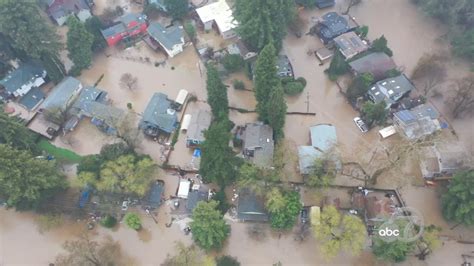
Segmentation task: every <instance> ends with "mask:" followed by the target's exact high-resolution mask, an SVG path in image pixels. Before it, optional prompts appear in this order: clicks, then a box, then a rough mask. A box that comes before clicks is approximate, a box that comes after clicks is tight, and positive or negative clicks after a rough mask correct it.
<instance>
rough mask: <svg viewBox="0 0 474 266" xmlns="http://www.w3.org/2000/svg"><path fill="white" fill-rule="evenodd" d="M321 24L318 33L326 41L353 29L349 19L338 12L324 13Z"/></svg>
mask: <svg viewBox="0 0 474 266" xmlns="http://www.w3.org/2000/svg"><path fill="white" fill-rule="evenodd" d="M319 24H320V26H321V28H320V30H319V32H318V35H319V37H321V38H322V39H323V41H324V42H325V43H326V42H328V41H330V40H332V39H334V38H335V37H337V36H339V35H341V34H343V33H345V32H348V31H350V30H351V29H352V27H351V25H349V23H348V21H347V19H346V18H345V17H343V16H341V15H339V14H338V13H336V12H329V13H326V14H324V15H323V17H322V19H321V21H320V22H319Z"/></svg>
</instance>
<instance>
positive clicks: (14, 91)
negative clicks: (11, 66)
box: [0, 61, 47, 99]
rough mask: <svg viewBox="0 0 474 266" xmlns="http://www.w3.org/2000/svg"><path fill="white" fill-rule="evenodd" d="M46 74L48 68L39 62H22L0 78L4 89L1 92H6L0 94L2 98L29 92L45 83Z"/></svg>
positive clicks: (0, 84) (19, 95)
mask: <svg viewBox="0 0 474 266" xmlns="http://www.w3.org/2000/svg"><path fill="white" fill-rule="evenodd" d="M46 75H47V72H46V70H45V69H44V67H43V66H41V65H40V64H39V63H38V62H35V61H28V62H25V63H23V64H21V65H20V66H19V67H18V68H17V69H15V70H13V71H11V72H10V73H8V74H7V75H6V76H5V77H4V78H3V79H2V80H0V88H2V89H3V90H4V92H2V93H1V94H5V95H4V96H2V95H1V94H0V99H2V98H8V97H15V98H16V97H21V96H23V95H25V94H27V93H28V92H29V91H30V90H31V89H32V88H34V87H40V86H41V85H43V84H44V83H45V82H46V80H45V79H46Z"/></svg>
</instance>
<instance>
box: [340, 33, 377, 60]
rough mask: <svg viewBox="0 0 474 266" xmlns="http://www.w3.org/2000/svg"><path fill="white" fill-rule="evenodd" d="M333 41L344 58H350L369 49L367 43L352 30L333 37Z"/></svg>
mask: <svg viewBox="0 0 474 266" xmlns="http://www.w3.org/2000/svg"><path fill="white" fill-rule="evenodd" d="M334 42H335V44H336V46H337V47H338V48H339V51H341V53H342V55H344V57H345V58H346V59H349V58H352V57H354V56H355V55H357V54H359V53H362V52H364V51H366V50H367V49H369V46H368V45H367V43H365V42H364V41H362V39H361V38H359V36H357V34H355V33H354V32H353V31H350V32H347V33H344V34H342V35H340V36H338V37H336V38H334Z"/></svg>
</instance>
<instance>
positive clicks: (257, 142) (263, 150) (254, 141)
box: [243, 123, 274, 167]
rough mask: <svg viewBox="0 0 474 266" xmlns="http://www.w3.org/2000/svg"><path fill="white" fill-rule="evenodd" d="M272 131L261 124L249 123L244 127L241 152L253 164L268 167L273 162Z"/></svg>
mask: <svg viewBox="0 0 474 266" xmlns="http://www.w3.org/2000/svg"><path fill="white" fill-rule="evenodd" d="M273 149H274V143H273V129H272V128H271V127H270V126H268V125H265V124H263V123H249V124H247V125H246V126H245V131H244V136H243V150H244V151H243V152H244V155H245V156H246V157H248V158H250V159H251V160H252V161H253V163H255V164H256V165H258V166H261V167H269V166H271V165H272V161H273Z"/></svg>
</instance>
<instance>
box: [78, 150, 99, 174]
mask: <svg viewBox="0 0 474 266" xmlns="http://www.w3.org/2000/svg"><path fill="white" fill-rule="evenodd" d="M101 165H102V157H101V156H100V155H97V154H93V155H86V156H84V157H82V159H81V162H80V163H79V165H78V166H77V172H78V173H81V172H91V173H96V174H99V172H100V166H101Z"/></svg>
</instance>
